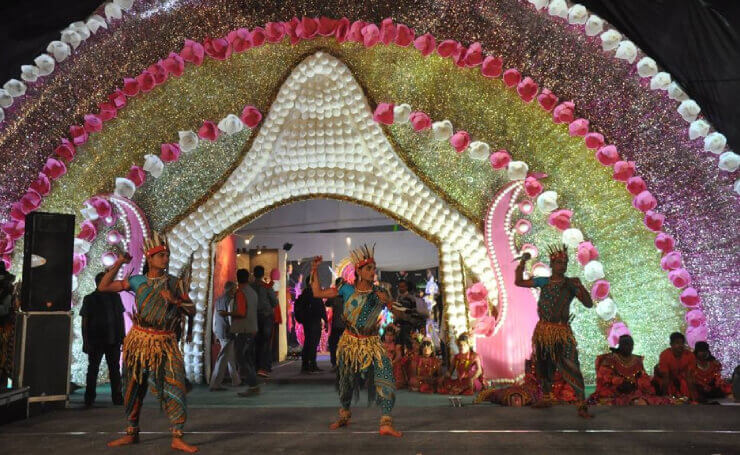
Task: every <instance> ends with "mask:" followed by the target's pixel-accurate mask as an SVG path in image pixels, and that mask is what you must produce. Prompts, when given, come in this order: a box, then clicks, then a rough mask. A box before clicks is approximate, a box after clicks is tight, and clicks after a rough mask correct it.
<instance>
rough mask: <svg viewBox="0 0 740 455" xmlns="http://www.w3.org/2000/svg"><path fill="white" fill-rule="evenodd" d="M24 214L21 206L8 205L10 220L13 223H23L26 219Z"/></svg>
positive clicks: (14, 203) (18, 203)
mask: <svg viewBox="0 0 740 455" xmlns="http://www.w3.org/2000/svg"><path fill="white" fill-rule="evenodd" d="M26 215H27V214H26V213H24V212H23V205H22V204H21V203H20V201H18V202H13V203H12V204H11V205H10V219H11V220H15V221H24V220H25V219H26Z"/></svg>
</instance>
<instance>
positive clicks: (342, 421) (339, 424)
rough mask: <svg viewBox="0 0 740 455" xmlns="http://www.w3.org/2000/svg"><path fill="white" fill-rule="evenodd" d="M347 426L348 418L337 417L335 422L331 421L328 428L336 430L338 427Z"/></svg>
mask: <svg viewBox="0 0 740 455" xmlns="http://www.w3.org/2000/svg"><path fill="white" fill-rule="evenodd" d="M346 426H349V419H346V420H345V419H339V420H337V421H336V422H333V423H332V424H331V425H329V429H330V430H336V429H338V428H342V427H346Z"/></svg>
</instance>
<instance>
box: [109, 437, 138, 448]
mask: <svg viewBox="0 0 740 455" xmlns="http://www.w3.org/2000/svg"><path fill="white" fill-rule="evenodd" d="M138 442H139V435H138V434H127V435H126V436H122V437H120V438H118V439H114V440H112V441H110V442H109V443H108V447H121V446H127V445H131V444H137V443H138Z"/></svg>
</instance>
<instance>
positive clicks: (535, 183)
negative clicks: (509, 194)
mask: <svg viewBox="0 0 740 455" xmlns="http://www.w3.org/2000/svg"><path fill="white" fill-rule="evenodd" d="M524 191H526V192H527V196H529V197H537V196H538V195H539V194H540V193H541V192H542V183H540V181H539V180H537V179H536V178H534V177H532V176H529V177H527V178H526V179H524Z"/></svg>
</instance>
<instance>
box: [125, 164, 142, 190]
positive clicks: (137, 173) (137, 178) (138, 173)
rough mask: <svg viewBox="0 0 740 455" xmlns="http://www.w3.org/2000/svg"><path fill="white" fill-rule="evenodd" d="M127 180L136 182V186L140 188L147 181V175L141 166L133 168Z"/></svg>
mask: <svg viewBox="0 0 740 455" xmlns="http://www.w3.org/2000/svg"><path fill="white" fill-rule="evenodd" d="M126 178H127V179H129V180H131V181H132V182H134V185H136V187H137V188H138V187H140V186H141V185H143V184H144V182H145V181H146V173H145V172H144V169H142V168H141V167H139V166H131V169H129V171H128V175H126Z"/></svg>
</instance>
